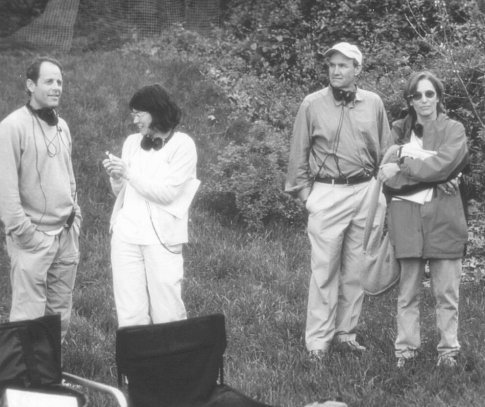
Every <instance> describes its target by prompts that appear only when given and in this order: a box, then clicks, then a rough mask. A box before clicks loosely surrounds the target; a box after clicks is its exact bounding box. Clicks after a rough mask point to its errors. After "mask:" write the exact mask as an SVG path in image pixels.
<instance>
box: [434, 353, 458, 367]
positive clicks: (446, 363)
mask: <svg viewBox="0 0 485 407" xmlns="http://www.w3.org/2000/svg"><path fill="white" fill-rule="evenodd" d="M457 364H458V362H457V361H456V355H448V354H444V355H440V356H438V363H437V365H436V366H438V367H456V365H457Z"/></svg>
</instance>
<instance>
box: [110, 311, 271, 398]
mask: <svg viewBox="0 0 485 407" xmlns="http://www.w3.org/2000/svg"><path fill="white" fill-rule="evenodd" d="M225 349H226V331H225V320H224V315H222V314H212V315H207V316H201V317H196V318H190V319H186V320H181V321H175V322H169V323H164V324H154V325H143V326H133V327H123V328H120V329H118V331H117V334H116V363H117V367H118V384H119V386H120V387H121V385H122V376H126V378H127V379H128V393H129V398H130V402H131V404H130V405H131V407H268V406H266V405H265V404H261V403H259V402H257V401H255V400H252V399H250V398H249V397H247V396H245V395H243V394H242V393H240V392H238V391H236V390H234V389H232V388H231V387H230V386H227V385H225V384H224V377H223V355H224V351H225Z"/></svg>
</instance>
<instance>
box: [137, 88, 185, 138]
mask: <svg viewBox="0 0 485 407" xmlns="http://www.w3.org/2000/svg"><path fill="white" fill-rule="evenodd" d="M129 107H130V109H131V110H138V111H141V112H148V113H150V115H151V116H152V123H151V125H150V128H152V129H153V130H158V131H161V132H162V133H167V132H169V131H171V130H173V129H174V128H175V127H176V126H177V125H178V124H179V123H180V119H181V117H182V111H181V110H180V108H179V107H178V106H177V104H176V103H175V102H174V100H173V99H172V97H171V96H170V95H169V94H168V92H167V91H166V90H165V89H164V88H163V87H162V86H161V85H159V84H154V85H148V86H144V87H143V88H141V89H139V90H137V91H136V92H135V94H134V95H133V97H132V98H131V100H130V103H129Z"/></svg>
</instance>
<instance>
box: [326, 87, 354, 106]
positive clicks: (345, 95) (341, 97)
mask: <svg viewBox="0 0 485 407" xmlns="http://www.w3.org/2000/svg"><path fill="white" fill-rule="evenodd" d="M331 88H332V93H333V97H334V98H335V100H337V101H338V102H340V101H342V102H344V104H349V103H350V102H352V101H353V100H355V93H356V92H355V91H351V90H343V89H339V88H334V87H333V86H331Z"/></svg>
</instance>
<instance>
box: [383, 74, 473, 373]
mask: <svg viewBox="0 0 485 407" xmlns="http://www.w3.org/2000/svg"><path fill="white" fill-rule="evenodd" d="M404 98H405V101H406V103H407V107H408V113H407V115H406V117H404V118H403V119H401V120H398V121H396V122H395V123H393V126H392V134H393V137H394V142H395V144H398V145H400V146H401V147H400V148H399V149H398V150H397V151H398V153H397V157H395V160H394V162H390V163H386V164H383V165H382V166H381V171H380V175H379V176H380V177H381V179H382V181H383V182H384V185H385V188H384V190H385V193H386V195H387V198H388V202H389V212H388V214H389V217H388V223H389V233H390V238H391V242H392V244H393V246H394V249H395V253H396V258H398V259H399V263H400V266H401V279H400V283H399V296H398V303H397V338H396V342H395V355H396V357H397V366H398V367H400V368H401V367H404V366H405V365H406V363H407V362H409V361H410V360H412V359H414V357H415V356H416V353H417V350H418V349H419V347H420V345H421V338H420V316H419V301H420V288H421V286H422V284H421V282H422V278H423V275H424V271H425V266H426V264H428V266H429V271H430V274H431V289H432V293H433V296H434V298H435V301H436V323H437V327H438V331H439V334H440V340H439V343H438V346H437V350H438V362H437V365H438V366H445V367H453V366H455V365H456V363H457V355H458V352H459V350H460V344H459V342H458V298H459V285H460V277H461V273H462V257H463V254H464V248H465V242H466V239H467V224H466V219H465V213H464V208H463V202H462V199H461V196H460V194H459V192H458V191H457V189H458V188H457V187H456V178H457V176H458V174H459V173H460V171H461V170H462V169H463V167H464V166H465V165H466V162H467V159H468V150H467V145H466V136H465V129H464V127H463V125H462V124H461V123H459V122H457V121H455V120H452V119H450V118H449V117H448V116H447V115H446V113H445V109H444V105H443V84H442V82H441V81H440V80H439V79H438V78H437V77H436V76H435V75H434V74H432V73H431V72H427V71H424V72H419V73H417V74H414V75H413V76H412V77H411V78H410V79H409V81H408V83H407V86H406V89H405V92H404ZM450 187H451V188H450Z"/></svg>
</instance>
